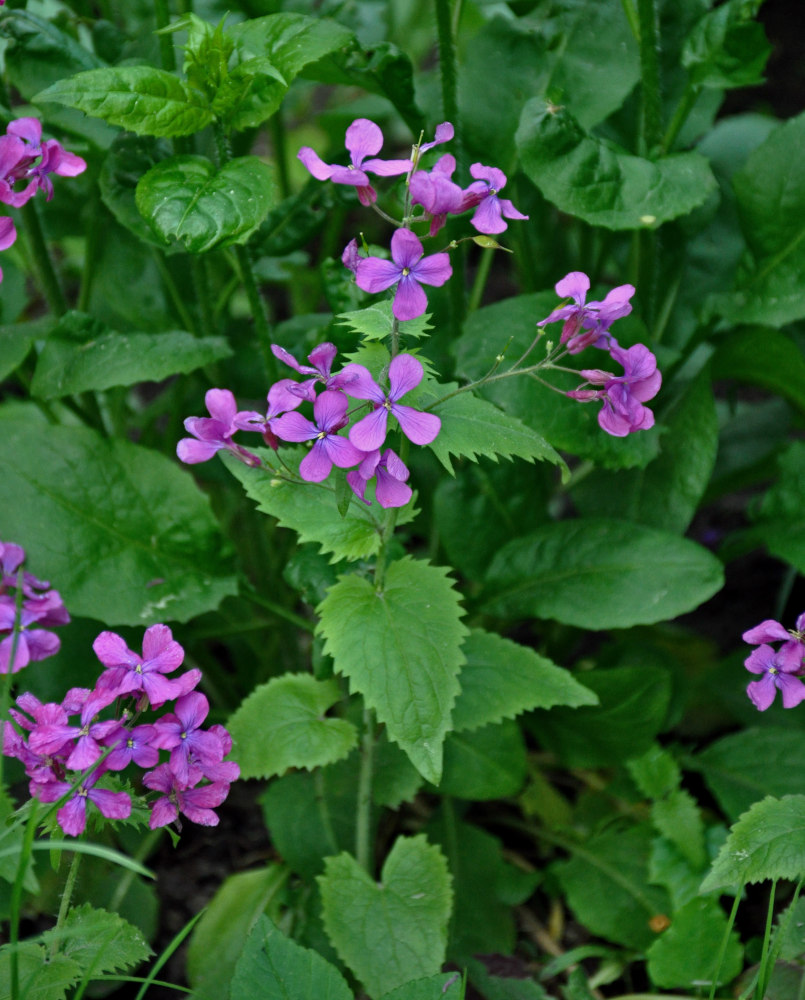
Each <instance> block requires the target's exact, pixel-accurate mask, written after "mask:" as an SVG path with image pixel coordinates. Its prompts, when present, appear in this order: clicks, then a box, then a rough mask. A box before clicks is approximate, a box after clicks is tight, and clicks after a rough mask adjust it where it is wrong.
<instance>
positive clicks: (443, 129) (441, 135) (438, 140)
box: [419, 122, 455, 154]
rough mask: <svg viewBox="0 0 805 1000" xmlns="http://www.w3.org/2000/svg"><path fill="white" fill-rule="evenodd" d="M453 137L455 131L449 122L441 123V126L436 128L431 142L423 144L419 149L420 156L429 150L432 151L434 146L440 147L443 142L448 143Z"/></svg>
mask: <svg viewBox="0 0 805 1000" xmlns="http://www.w3.org/2000/svg"><path fill="white" fill-rule="evenodd" d="M454 135H455V129H454V128H453V126H452V125H451V124H450V122H442V123H441V125H437V126H436V132H435V133H434V136H433V142H423V143H422V145H421V146H420V147H419V152H420V154H421V153H427V151H428V150H429V149H433V147H434V146H441V145H442V143H444V142H450V140H451V139H452V138H453V136H454Z"/></svg>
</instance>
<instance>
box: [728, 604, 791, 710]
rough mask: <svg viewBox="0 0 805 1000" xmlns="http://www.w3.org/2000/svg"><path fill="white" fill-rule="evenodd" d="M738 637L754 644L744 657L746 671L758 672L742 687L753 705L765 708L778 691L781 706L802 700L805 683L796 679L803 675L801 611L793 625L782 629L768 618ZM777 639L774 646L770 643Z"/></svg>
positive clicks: (751, 644) (787, 705) (787, 706)
mask: <svg viewBox="0 0 805 1000" xmlns="http://www.w3.org/2000/svg"><path fill="white" fill-rule="evenodd" d="M742 638H743V640H744V642H748V643H749V644H750V646H757V649H753V650H752V652H751V653H750V654H749V656H748V657H747V658H746V660H745V661H744V666H745V667H746V669H747V670H748V671H750V673H753V674H761V675H762V676H761V677H760V679H759V680H756V681H750V682H749V684H748V685H747V687H746V693H747V694H748V695H749V697H750V699H751V700H752V703H753V704H754V705H755V707H756V708H757V709H759V710H760V711H761V712H765V711H766V709H767V708H769V706H770V705H771V704H772V702H773V701H774V698H775V696H776V694H777V692H778V691H779V692H780V694H781V695H782V699H783V708H795V707H796V706H797V705H799V703H800V702H801V701H803V700H805V684H803V682H802V681H801V680H800V678H801V677H803V676H805V612H803V613H802V614H801V615H800V616H799V617H798V618H797V621H796V628H794V629H786V628H784V627H783V626H782V625H781V624H780V622H777V621H774V620H773V619H770V618H769V619H766V621H763V622H761V623H760V625H756V626H755V627H754V628H750V629H749V631H748V632H744V634H743V636H742ZM778 642H779V643H780V645H779V646H778V647H777V649H775V648H774V647H773V646H771V645H770V643H778Z"/></svg>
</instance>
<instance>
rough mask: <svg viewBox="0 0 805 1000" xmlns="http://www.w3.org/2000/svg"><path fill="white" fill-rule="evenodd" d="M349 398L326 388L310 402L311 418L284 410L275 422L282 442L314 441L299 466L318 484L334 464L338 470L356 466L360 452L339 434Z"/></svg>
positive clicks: (306, 477)
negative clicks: (312, 418)
mask: <svg viewBox="0 0 805 1000" xmlns="http://www.w3.org/2000/svg"><path fill="white" fill-rule="evenodd" d="M348 408H349V400H348V399H347V397H346V396H345V395H344V394H343V392H338V391H337V390H335V389H326V390H325V391H324V392H323V393H321V395H320V396H318V397H317V399H316V402H315V403H314V404H313V416H314V420H315V422H314V421H311V420H307V419H306V418H305V417H303V416H302V414H301V413H285V414H284V415H283V416H281V417H279V418H278V419H277V421H276V422H275V424H274V433H275V434H276V435H277V437H278V438H281V439H282V440H283V441H313V442H314V444H313V447H312V448H311V449H310V451H309V452H308V453H307V455H305V457H304V458H303V459H302V461H301V463H300V465H299V475H300V476H301V477H302V479H306V480H307V481H308V482H309V483H320V482H321V481H322V480H323V479H326V478H327V476H329V475H330V470H331V469H332V467H333V465H337V466H338V467H339V468H340V469H346V468H349V466H351V465H357V464H358V462H360V461H361V460H362V459H363V455H362V454H361V452H360V451H358V449H357V448H355V447H353V445H351V444H350V442H349V440H348V438H345V437H339V435H338V431H339V430H340V429H341V428H342V427H344V426H346V423H347V409H348Z"/></svg>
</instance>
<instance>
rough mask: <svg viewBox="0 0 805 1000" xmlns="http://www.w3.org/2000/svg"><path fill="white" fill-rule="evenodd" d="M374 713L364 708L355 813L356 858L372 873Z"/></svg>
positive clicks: (365, 869)
mask: <svg viewBox="0 0 805 1000" xmlns="http://www.w3.org/2000/svg"><path fill="white" fill-rule="evenodd" d="M374 729H375V727H374V713H373V712H372V710H371V708H368V707H367V706H364V709H363V738H362V740H361V765H360V772H359V774H358V804H357V810H356V813H355V859H356V861H357V862H358V864H359V865H360V866H361V867H362V868H363V869H364V871H367V872H368V873H369V874H370V875H373V874H374V871H373V869H374V864H373V861H372V856H371V848H370V841H371V832H372V775H373V770H374V747H375V731H374Z"/></svg>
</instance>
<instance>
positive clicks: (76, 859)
mask: <svg viewBox="0 0 805 1000" xmlns="http://www.w3.org/2000/svg"><path fill="white" fill-rule="evenodd" d="M80 866H81V854H80V853H79V852H78V851H75V852H74V853H73V860H72V861H71V862H70V870H69V871H68V872H67V878H66V879H65V882H64V892H63V893H62V897H61V903H60V904H59V915H58V917H57V918H56V928H55V929H56V930H57V931H58V930H60V929H61V928H62V927H63V926H64V921H65V920H66V919H67V914H68V913H69V911H70V903H71V902H72V899H73V889H75V882H76V879H77V878H78V869H79V868H80ZM58 950H59V937H58V935H56V939H55V941H54V943H53V946H52V947H51V949H50V957H51V958H53V956H54V955H55V954H56V952H58Z"/></svg>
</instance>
